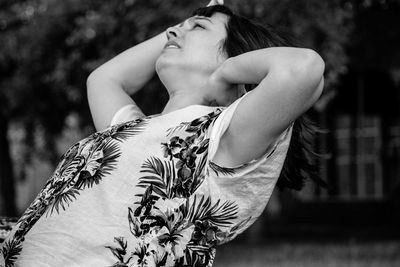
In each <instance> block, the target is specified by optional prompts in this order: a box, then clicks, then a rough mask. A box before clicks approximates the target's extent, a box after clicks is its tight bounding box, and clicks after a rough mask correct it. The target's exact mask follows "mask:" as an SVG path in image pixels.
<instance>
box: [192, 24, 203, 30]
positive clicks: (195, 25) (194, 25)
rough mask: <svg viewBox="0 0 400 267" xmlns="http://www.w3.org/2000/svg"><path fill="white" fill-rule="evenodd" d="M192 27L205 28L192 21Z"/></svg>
mask: <svg viewBox="0 0 400 267" xmlns="http://www.w3.org/2000/svg"><path fill="white" fill-rule="evenodd" d="M193 28H201V29H205V27H204V26H203V25H201V24H199V23H194V24H193Z"/></svg>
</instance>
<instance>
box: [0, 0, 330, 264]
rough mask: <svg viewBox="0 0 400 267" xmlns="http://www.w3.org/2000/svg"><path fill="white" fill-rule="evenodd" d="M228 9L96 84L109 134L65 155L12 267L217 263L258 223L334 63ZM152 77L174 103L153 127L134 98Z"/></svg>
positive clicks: (144, 51) (131, 52)
mask: <svg viewBox="0 0 400 267" xmlns="http://www.w3.org/2000/svg"><path fill="white" fill-rule="evenodd" d="M219 4H223V3H222V1H219V2H217V1H214V0H213V1H211V2H210V4H209V7H207V8H202V9H199V10H197V11H196V12H195V14H194V16H193V17H191V18H189V19H187V20H185V21H184V22H183V23H181V24H180V25H178V26H175V27H171V28H168V29H167V31H166V33H161V34H160V35H158V36H156V37H153V38H152V39H150V40H147V41H145V42H143V43H141V44H139V45H137V46H135V47H133V48H131V49H128V50H127V51H125V52H123V53H122V54H120V55H118V56H117V57H115V58H114V59H112V60H110V61H109V62H107V63H105V64H104V65H103V66H101V67H100V68H98V69H97V70H95V71H94V72H93V73H92V74H91V75H90V77H89V78H88V82H87V87H88V98H89V104H90V109H91V112H92V116H93V120H94V123H95V126H96V129H97V130H98V131H99V132H97V133H95V134H93V135H91V136H89V137H88V138H86V139H84V140H82V141H80V142H78V143H77V144H75V145H74V146H72V147H71V148H70V149H69V150H68V151H67V153H66V154H65V155H64V156H63V158H62V161H61V162H60V164H59V166H58V167H57V169H56V171H55V173H54V174H53V176H52V177H51V179H50V180H49V181H48V182H47V184H46V185H45V188H44V189H43V190H42V191H41V192H40V193H39V195H38V197H37V198H36V199H35V201H34V202H33V203H32V204H31V206H30V207H29V208H28V210H27V211H26V212H25V213H24V215H23V216H22V217H21V219H20V220H19V221H18V223H17V225H16V227H15V228H14V229H13V231H12V233H11V234H10V236H9V237H8V239H7V240H6V241H5V243H4V245H3V248H2V253H3V257H4V258H5V264H6V266H211V265H212V263H213V259H214V256H215V247H216V245H218V244H222V243H225V242H227V241H229V240H231V239H233V238H234V237H235V236H236V235H237V234H239V233H241V232H243V231H244V230H245V229H246V228H248V227H249V226H250V225H251V224H252V223H253V222H254V221H255V220H256V218H257V217H258V216H259V215H260V214H261V212H262V211H263V209H264V207H265V205H266V204H267V202H268V199H269V197H270V195H271V193H272V190H273V188H274V186H275V184H276V182H277V180H278V177H279V175H280V173H281V169H282V166H283V164H284V162H285V157H286V153H287V151H288V147H289V143H290V138H291V135H292V132H293V127H294V126H293V122H294V121H295V120H296V118H298V117H299V116H300V115H301V114H302V113H304V112H305V111H306V110H307V109H309V108H310V107H311V105H312V104H313V103H314V102H315V101H316V100H317V99H318V98H319V96H320V94H321V91H322V88H323V71H324V62H323V60H322V59H321V57H320V56H319V55H318V54H317V53H316V52H314V51H312V50H309V49H303V48H294V47H288V46H287V44H286V43H285V41H284V39H282V38H280V37H279V36H278V35H276V34H275V33H273V31H271V30H268V29H265V28H262V27H261V26H258V25H256V24H253V23H251V22H249V21H248V20H246V19H244V18H241V17H239V16H237V15H234V14H233V13H232V12H231V11H230V10H229V9H227V8H226V7H224V6H222V5H219ZM155 72H157V75H158V76H159V78H160V80H161V81H162V83H163V85H164V86H165V88H166V89H167V91H168V93H169V101H168V103H167V104H166V106H165V108H164V110H163V112H162V113H161V114H158V115H153V116H145V115H144V114H143V113H142V112H141V111H140V109H139V108H138V107H137V106H136V105H135V103H134V102H133V100H132V99H131V98H130V97H129V95H130V94H133V93H135V92H136V91H137V90H139V89H141V88H142V87H143V86H144V85H145V84H146V82H147V81H148V80H149V79H150V78H151V77H152V76H153V75H154V74H155ZM244 85H246V87H248V85H255V86H253V87H254V89H253V90H251V91H249V92H247V93H245V94H244V95H243V93H244V92H245V91H244V87H245V86H244ZM242 95H243V96H242ZM109 125H111V126H110V127H109ZM289 153H290V151H289ZM290 156H291V155H289V157H290ZM285 164H286V163H285ZM292 169H293V168H292ZM294 169H295V170H301V169H302V167H301V166H300V167H299V166H295V167H294ZM286 173H288V172H286ZM289 173H290V170H289ZM291 179H293V181H290V180H287V181H286V182H285V183H286V185H288V186H289V187H293V188H298V187H300V184H301V177H300V178H291Z"/></svg>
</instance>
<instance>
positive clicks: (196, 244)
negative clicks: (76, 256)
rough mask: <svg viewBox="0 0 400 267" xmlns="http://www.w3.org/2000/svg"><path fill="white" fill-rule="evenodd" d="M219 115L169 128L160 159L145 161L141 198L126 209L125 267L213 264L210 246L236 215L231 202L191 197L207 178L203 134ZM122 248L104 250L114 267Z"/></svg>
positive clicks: (223, 234) (224, 233) (122, 260)
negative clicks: (128, 235)
mask: <svg viewBox="0 0 400 267" xmlns="http://www.w3.org/2000/svg"><path fill="white" fill-rule="evenodd" d="M220 113H221V110H220V109H217V110H215V111H214V112H212V113H209V114H207V115H205V116H202V117H200V118H197V119H195V120H193V121H190V122H183V123H181V124H179V125H178V126H177V127H174V128H170V129H168V131H167V138H168V139H167V141H166V142H163V143H161V153H162V155H163V158H158V157H155V156H151V157H149V158H147V159H145V160H144V162H143V164H142V166H141V170H140V174H141V175H142V176H141V177H140V178H139V182H138V184H137V185H136V187H137V188H139V189H141V191H142V193H139V194H136V195H135V197H136V201H135V202H134V203H133V205H132V206H130V207H129V208H128V223H129V229H130V232H131V234H132V236H130V238H131V239H129V241H128V243H130V244H132V246H133V247H134V248H135V249H133V250H132V249H131V250H130V251H126V250H123V251H124V255H133V257H132V260H131V261H129V263H130V264H131V265H130V266H180V267H181V266H187V267H189V266H191V267H192V266H198V267H206V266H211V265H212V262H213V260H214V256H215V246H216V245H217V243H219V242H221V241H222V240H223V238H225V237H226V236H227V235H229V234H230V232H229V231H227V230H226V229H229V228H230V227H231V226H232V225H233V220H235V219H237V213H238V205H237V204H236V203H234V202H230V201H222V200H220V199H216V200H213V199H211V197H210V196H206V195H202V194H199V193H196V192H197V189H198V188H199V187H200V185H201V184H202V183H203V182H204V179H205V177H206V171H207V170H206V165H207V155H208V145H209V139H208V130H209V127H210V126H211V125H212V123H213V122H214V121H215V119H216V118H218V115H219V114H220ZM238 227H239V226H238ZM238 227H237V228H238ZM124 240H128V239H124ZM124 242H125V241H124ZM123 244H125V245H123ZM126 247H129V244H128V246H127V245H126V243H123V242H122V243H121V242H119V243H118V244H117V245H116V246H113V247H112V246H107V247H106V248H108V249H110V250H111V252H112V253H113V255H114V256H115V257H116V260H117V263H115V265H113V266H125V265H123V264H126V262H127V258H126V257H125V258H124V257H122V256H121V253H120V251H121V249H122V248H126ZM118 264H119V265H118Z"/></svg>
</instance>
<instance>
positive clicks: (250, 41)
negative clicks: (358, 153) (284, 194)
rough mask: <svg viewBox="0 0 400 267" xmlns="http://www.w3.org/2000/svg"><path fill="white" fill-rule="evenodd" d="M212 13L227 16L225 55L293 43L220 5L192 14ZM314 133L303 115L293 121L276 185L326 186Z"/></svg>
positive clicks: (298, 188) (315, 128)
mask: <svg viewBox="0 0 400 267" xmlns="http://www.w3.org/2000/svg"><path fill="white" fill-rule="evenodd" d="M215 13H222V14H225V15H227V16H228V22H227V25H226V30H227V37H226V38H225V40H224V41H223V44H222V49H223V51H224V52H225V53H226V55H227V56H228V57H234V56H237V55H240V54H243V53H246V52H249V51H252V50H257V49H262V48H267V47H274V46H292V47H293V46H295V45H294V44H293V43H292V42H291V41H289V39H288V38H286V37H284V36H283V35H282V34H279V33H278V32H277V31H276V30H274V29H273V28H272V27H270V26H264V25H261V24H259V23H257V22H253V21H251V20H249V19H247V18H245V17H243V16H240V15H237V14H234V13H233V12H232V10H230V9H229V8H228V7H226V6H223V5H214V6H209V7H202V8H199V9H197V10H195V11H194V12H193V15H198V16H205V17H211V16H212V15H213V14H215ZM254 87H255V85H246V90H247V91H249V90H252V89H253V88H254ZM316 132H317V127H316V126H315V125H314V124H313V123H312V122H311V120H310V119H308V118H307V117H306V115H302V116H300V117H299V118H297V119H296V120H295V122H294V124H293V131H292V137H291V140H290V145H289V149H288V152H287V156H286V158H285V162H284V164H283V168H282V172H281V174H280V176H279V179H278V182H277V186H278V188H280V189H283V188H285V187H287V188H291V189H295V190H300V189H301V188H302V187H303V186H304V182H305V180H306V179H311V180H312V181H314V182H315V183H317V184H318V185H322V186H326V183H325V182H324V181H323V180H322V179H321V178H319V175H318V170H319V169H318V167H317V166H318V158H319V157H318V155H317V154H316V153H314V152H313V137H314V135H315V133H316Z"/></svg>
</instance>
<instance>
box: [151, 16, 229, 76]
mask: <svg viewBox="0 0 400 267" xmlns="http://www.w3.org/2000/svg"><path fill="white" fill-rule="evenodd" d="M227 20H228V17H227V16H226V15H225V14H221V13H216V14H214V15H213V16H212V17H210V18H208V17H203V16H194V17H191V18H189V19H188V20H186V21H185V22H184V23H182V24H180V25H179V26H177V27H172V28H169V29H168V30H167V37H168V42H167V43H166V46H165V47H164V49H163V50H162V53H161V55H160V56H159V58H158V59H157V62H156V70H157V73H158V74H159V75H160V74H162V73H164V71H166V72H165V75H173V74H174V73H176V71H177V72H179V73H180V74H185V73H186V74H188V75H190V74H193V73H195V74H200V75H207V77H208V76H209V75H211V74H212V73H213V72H214V71H215V70H216V69H217V67H218V66H219V65H220V64H221V63H222V62H223V61H224V60H225V59H226V56H225V55H224V53H223V51H222V50H221V48H220V47H221V44H222V41H223V40H224V39H225V38H226V34H227V33H226V28H225V27H226V26H225V25H226V23H227ZM171 71H172V72H171Z"/></svg>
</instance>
